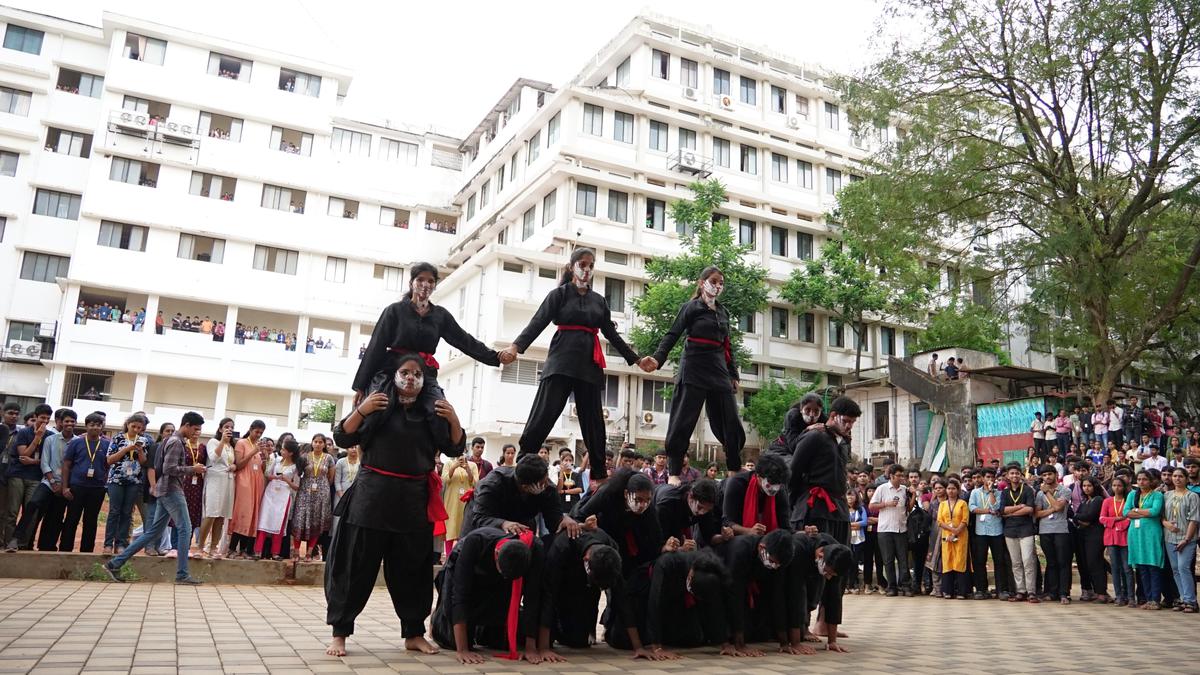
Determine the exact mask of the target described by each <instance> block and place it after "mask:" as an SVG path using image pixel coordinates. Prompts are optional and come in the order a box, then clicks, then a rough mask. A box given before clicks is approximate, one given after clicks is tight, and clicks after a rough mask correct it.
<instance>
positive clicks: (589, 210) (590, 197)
mask: <svg viewBox="0 0 1200 675" xmlns="http://www.w3.org/2000/svg"><path fill="white" fill-rule="evenodd" d="M575 213H576V214H577V215H580V216H593V217H594V216H595V215H596V186H595V185H587V184H586V183H579V184H578V185H576V188H575Z"/></svg>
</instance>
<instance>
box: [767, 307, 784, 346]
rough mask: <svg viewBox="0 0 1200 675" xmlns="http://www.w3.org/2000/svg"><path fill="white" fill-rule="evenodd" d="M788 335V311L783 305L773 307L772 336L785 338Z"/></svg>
mask: <svg viewBox="0 0 1200 675" xmlns="http://www.w3.org/2000/svg"><path fill="white" fill-rule="evenodd" d="M787 336H788V312H787V310H786V309H783V308H782V307H772V308H771V337H776V338H784V339H786V338H787Z"/></svg>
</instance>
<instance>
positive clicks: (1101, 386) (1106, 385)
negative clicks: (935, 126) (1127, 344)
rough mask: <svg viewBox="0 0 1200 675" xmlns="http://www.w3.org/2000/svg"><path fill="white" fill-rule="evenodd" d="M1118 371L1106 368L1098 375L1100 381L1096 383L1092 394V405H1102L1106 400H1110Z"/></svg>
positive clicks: (1113, 368)
mask: <svg viewBox="0 0 1200 675" xmlns="http://www.w3.org/2000/svg"><path fill="white" fill-rule="evenodd" d="M1118 374H1120V370H1119V369H1117V368H1115V367H1111V366H1110V367H1108V368H1105V369H1104V372H1103V373H1101V374H1100V381H1099V382H1097V383H1096V386H1095V389H1094V392H1093V394H1092V405H1094V406H1095V405H1104V403H1105V402H1106V401H1108V399H1110V398H1112V393H1113V388H1114V387H1116V385H1117V375H1118Z"/></svg>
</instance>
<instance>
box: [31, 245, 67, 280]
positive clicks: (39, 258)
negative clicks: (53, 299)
mask: <svg viewBox="0 0 1200 675" xmlns="http://www.w3.org/2000/svg"><path fill="white" fill-rule="evenodd" d="M70 267H71V259H70V258H66V257H63V256H60V255H50V254H49V253H35V252H34V251H26V252H25V257H24V258H23V259H22V260H21V278H22V279H25V280H26V281H41V282H45V283H48V284H53V283H55V279H57V278H59V277H65V276H67V271H68V270H69V268H70Z"/></svg>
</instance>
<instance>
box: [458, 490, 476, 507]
mask: <svg viewBox="0 0 1200 675" xmlns="http://www.w3.org/2000/svg"><path fill="white" fill-rule="evenodd" d="M474 496H475V488H471V489H470V490H467V491H466V492H464V493H462V495H461V496H460V497H459V498H458V501H460V502H462V503H464V504H466V503H467V502H469V501H471V497H474Z"/></svg>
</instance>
